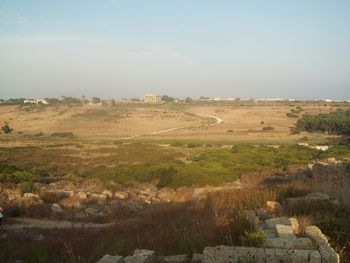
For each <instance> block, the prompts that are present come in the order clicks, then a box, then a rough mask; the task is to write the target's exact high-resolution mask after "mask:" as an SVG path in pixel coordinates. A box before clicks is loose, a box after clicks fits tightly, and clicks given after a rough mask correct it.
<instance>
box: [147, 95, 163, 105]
mask: <svg viewBox="0 0 350 263" xmlns="http://www.w3.org/2000/svg"><path fill="white" fill-rule="evenodd" d="M143 101H144V102H148V103H155V102H161V101H162V98H161V97H160V96H159V95H155V94H145V96H144V97H143Z"/></svg>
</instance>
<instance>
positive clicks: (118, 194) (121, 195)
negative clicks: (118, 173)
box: [114, 191, 129, 200]
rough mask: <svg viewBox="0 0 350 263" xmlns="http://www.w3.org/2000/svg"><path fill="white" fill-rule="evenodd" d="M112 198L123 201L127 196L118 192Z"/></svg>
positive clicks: (125, 193)
mask: <svg viewBox="0 0 350 263" xmlns="http://www.w3.org/2000/svg"><path fill="white" fill-rule="evenodd" d="M114 197H115V198H118V199H122V200H124V199H127V198H128V197H129V194H128V193H127V192H121V191H119V192H115V193H114Z"/></svg>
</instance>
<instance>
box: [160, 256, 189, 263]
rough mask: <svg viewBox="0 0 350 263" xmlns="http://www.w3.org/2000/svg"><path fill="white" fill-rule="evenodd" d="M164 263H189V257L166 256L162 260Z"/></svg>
mask: <svg viewBox="0 0 350 263" xmlns="http://www.w3.org/2000/svg"><path fill="white" fill-rule="evenodd" d="M162 262H164V263H186V262H188V256H187V255H175V256H166V257H164V258H163V259H162Z"/></svg>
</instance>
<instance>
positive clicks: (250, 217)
mask: <svg viewBox="0 0 350 263" xmlns="http://www.w3.org/2000/svg"><path fill="white" fill-rule="evenodd" d="M244 214H245V216H246V218H247V220H248V221H249V223H251V224H252V225H253V226H257V225H258V223H259V218H258V217H257V216H256V214H255V212H254V211H253V210H245V211H244Z"/></svg>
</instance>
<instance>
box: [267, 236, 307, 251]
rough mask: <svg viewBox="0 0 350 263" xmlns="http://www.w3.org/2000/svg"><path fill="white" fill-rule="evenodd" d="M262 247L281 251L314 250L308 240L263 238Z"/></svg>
mask: <svg viewBox="0 0 350 263" xmlns="http://www.w3.org/2000/svg"><path fill="white" fill-rule="evenodd" d="M263 247H266V248H281V249H314V244H313V242H312V241H311V240H310V239H309V238H264V241H263Z"/></svg>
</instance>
